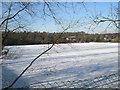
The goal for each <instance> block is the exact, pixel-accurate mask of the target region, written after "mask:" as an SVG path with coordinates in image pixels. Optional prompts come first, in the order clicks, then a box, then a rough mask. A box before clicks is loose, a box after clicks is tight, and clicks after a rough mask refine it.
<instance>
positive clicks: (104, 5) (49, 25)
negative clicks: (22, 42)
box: [3, 2, 118, 33]
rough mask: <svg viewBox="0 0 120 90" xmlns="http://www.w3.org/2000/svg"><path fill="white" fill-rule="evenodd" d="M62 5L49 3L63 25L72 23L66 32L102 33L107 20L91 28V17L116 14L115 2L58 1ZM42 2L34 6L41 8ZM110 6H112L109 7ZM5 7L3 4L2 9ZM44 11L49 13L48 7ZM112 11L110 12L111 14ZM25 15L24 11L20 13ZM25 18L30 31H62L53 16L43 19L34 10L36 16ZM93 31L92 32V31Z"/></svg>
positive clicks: (112, 30) (111, 28) (111, 30)
mask: <svg viewBox="0 0 120 90" xmlns="http://www.w3.org/2000/svg"><path fill="white" fill-rule="evenodd" d="M60 3H61V4H63V5H66V6H65V7H66V8H65V7H64V6H62V5H61V6H60V7H57V6H56V5H55V4H54V3H51V4H52V5H53V6H52V7H51V8H52V10H53V11H54V12H55V14H56V17H57V19H58V20H60V21H61V22H62V23H63V26H64V27H67V26H68V24H71V25H73V28H71V29H69V30H68V32H69V31H70V32H78V31H85V32H89V33H102V32H103V31H104V29H105V28H106V27H107V25H108V24H109V22H105V23H101V24H100V25H98V27H97V28H96V29H95V30H94V27H95V25H94V24H93V25H92V27H91V29H89V28H90V25H91V24H92V23H93V18H95V16H97V15H98V16H104V17H109V18H114V17H115V16H113V15H114V14H116V12H115V10H116V8H117V7H118V6H117V5H118V3H117V2H85V3H84V4H81V3H71V2H68V3H67V4H65V3H64V2H60ZM42 7H43V4H41V6H39V5H38V6H36V7H34V8H35V9H38V10H41V11H42V9H41V8H42ZM111 7H112V8H111ZM4 10H5V7H4V5H3V11H4ZM46 12H47V13H48V14H49V12H48V9H46ZM111 13H112V14H111ZM22 14H23V15H25V14H24V13H22ZM25 19H26V20H27V21H28V22H29V23H28V24H29V28H31V29H30V31H39V32H43V31H45V32H62V31H63V30H62V28H61V26H60V25H57V24H56V23H55V22H54V20H53V18H50V17H49V16H46V17H45V18H44V19H43V17H42V14H41V12H40V11H39V12H38V11H37V10H36V16H34V17H32V18H31V17H30V16H26V15H25ZM77 20H79V22H80V23H79V24H77V25H74V23H75V22H76V21H77ZM108 29H109V28H108ZM114 29H115V28H114V27H113V25H111V27H110V29H109V30H107V32H114V31H115V30H114ZM93 31H94V32H93Z"/></svg>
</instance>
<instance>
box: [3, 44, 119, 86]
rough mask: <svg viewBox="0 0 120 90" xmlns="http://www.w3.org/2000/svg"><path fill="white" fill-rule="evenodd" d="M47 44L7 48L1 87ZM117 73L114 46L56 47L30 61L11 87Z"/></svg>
mask: <svg viewBox="0 0 120 90" xmlns="http://www.w3.org/2000/svg"><path fill="white" fill-rule="evenodd" d="M49 46H50V45H23V46H7V47H6V48H9V50H10V51H9V53H8V55H7V56H6V59H3V87H6V86H7V85H9V84H10V83H11V82H12V81H13V80H14V79H15V78H16V77H17V76H18V75H19V74H20V73H21V72H22V71H23V69H25V67H26V66H27V65H28V64H29V63H30V62H31V61H32V60H33V59H34V58H35V57H36V56H37V55H38V54H40V53H42V52H43V51H44V50H46V48H48V47H49ZM117 71H118V43H74V44H56V45H55V46H54V47H53V48H52V49H51V50H50V51H49V52H47V53H46V54H44V55H43V56H41V57H40V58H39V59H38V60H37V61H35V62H34V64H33V65H32V67H30V68H29V70H28V71H27V72H26V73H25V74H24V75H23V76H22V77H21V78H20V79H19V80H18V82H17V83H16V84H15V85H14V86H13V87H30V86H32V85H36V84H39V83H47V82H56V81H67V80H80V79H87V78H94V77H96V76H101V75H108V74H111V73H116V72H117Z"/></svg>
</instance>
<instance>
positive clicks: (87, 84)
mask: <svg viewBox="0 0 120 90" xmlns="http://www.w3.org/2000/svg"><path fill="white" fill-rule="evenodd" d="M118 82H119V79H118V73H114V74H110V75H104V76H100V77H96V78H91V79H85V80H76V81H58V82H53V83H36V84H34V85H31V87H32V88H118Z"/></svg>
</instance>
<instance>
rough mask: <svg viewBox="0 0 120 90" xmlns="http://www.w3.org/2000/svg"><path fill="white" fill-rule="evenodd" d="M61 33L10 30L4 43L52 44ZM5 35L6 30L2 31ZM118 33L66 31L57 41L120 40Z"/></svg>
mask: <svg viewBox="0 0 120 90" xmlns="http://www.w3.org/2000/svg"><path fill="white" fill-rule="evenodd" d="M60 34H61V33H48V32H26V31H25V32H9V36H7V38H6V40H5V42H4V45H28V44H51V43H53V41H55V39H56V38H59V37H58V36H60ZM2 36H3V37H4V36H5V32H3V33H2ZM118 41H119V38H118V33H112V34H111V33H109V34H88V33H85V32H65V33H63V34H62V36H61V37H60V38H59V39H58V41H57V42H56V43H85V42H118Z"/></svg>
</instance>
